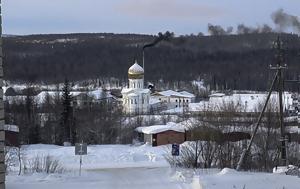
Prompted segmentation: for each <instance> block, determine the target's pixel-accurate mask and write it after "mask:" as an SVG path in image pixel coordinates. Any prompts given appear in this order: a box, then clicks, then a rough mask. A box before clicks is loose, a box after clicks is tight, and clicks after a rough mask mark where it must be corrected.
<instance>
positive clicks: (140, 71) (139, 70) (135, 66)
mask: <svg viewBox="0 0 300 189" xmlns="http://www.w3.org/2000/svg"><path fill="white" fill-rule="evenodd" d="M128 74H133V75H135V74H144V69H143V68H142V67H141V66H140V65H139V64H138V63H137V61H135V63H134V64H133V65H132V66H131V67H130V68H129V69H128Z"/></svg>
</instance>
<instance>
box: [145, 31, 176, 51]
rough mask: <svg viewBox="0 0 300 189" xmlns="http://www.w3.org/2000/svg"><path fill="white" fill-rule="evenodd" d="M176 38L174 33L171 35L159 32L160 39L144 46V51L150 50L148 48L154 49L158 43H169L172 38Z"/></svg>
mask: <svg viewBox="0 0 300 189" xmlns="http://www.w3.org/2000/svg"><path fill="white" fill-rule="evenodd" d="M173 36H174V33H171V32H169V31H167V32H166V33H164V34H163V33H161V32H159V33H158V37H156V38H155V39H154V41H153V42H152V43H148V44H146V45H144V46H143V50H144V49H145V48H148V47H153V46H155V45H156V44H157V43H159V42H160V41H169V40H170V39H171V38H172V37H173Z"/></svg>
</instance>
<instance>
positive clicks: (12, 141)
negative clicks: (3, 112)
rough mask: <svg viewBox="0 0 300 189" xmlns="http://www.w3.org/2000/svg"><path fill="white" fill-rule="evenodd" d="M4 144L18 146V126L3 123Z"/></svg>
mask: <svg viewBox="0 0 300 189" xmlns="http://www.w3.org/2000/svg"><path fill="white" fill-rule="evenodd" d="M4 131H5V146H16V147H17V146H19V127H18V126H17V125H7V124H5V125H4Z"/></svg>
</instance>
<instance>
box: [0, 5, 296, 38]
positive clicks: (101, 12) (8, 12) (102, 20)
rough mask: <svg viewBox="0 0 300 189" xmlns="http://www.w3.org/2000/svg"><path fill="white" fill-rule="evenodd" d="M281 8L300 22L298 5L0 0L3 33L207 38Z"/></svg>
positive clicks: (260, 21) (266, 19)
mask: <svg viewBox="0 0 300 189" xmlns="http://www.w3.org/2000/svg"><path fill="white" fill-rule="evenodd" d="M280 8H282V9H283V10H284V11H285V12H287V13H289V14H291V15H295V16H298V17H300V11H299V8H300V0H2V12H3V18H2V19H3V33H4V34H16V35H26V34H45V33H102V32H109V33H143V34H157V33H158V32H165V31H167V30H168V31H171V32H174V33H175V34H176V35H183V34H191V33H194V34H197V33H199V32H202V33H207V24H208V23H211V24H217V25H221V26H223V27H228V26H236V25H237V24H245V25H247V26H253V27H255V26H257V25H262V24H264V23H266V24H269V25H271V26H274V25H273V23H272V20H271V17H270V15H271V13H272V12H274V11H276V10H278V9H280Z"/></svg>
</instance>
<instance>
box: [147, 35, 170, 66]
mask: <svg viewBox="0 0 300 189" xmlns="http://www.w3.org/2000/svg"><path fill="white" fill-rule="evenodd" d="M173 36H174V33H171V32H169V31H167V32H166V33H164V34H163V33H161V32H159V33H158V36H157V37H156V38H155V39H154V41H153V42H152V43H148V44H145V45H144V46H143V69H144V71H145V60H144V51H145V49H146V48H149V47H154V46H155V45H156V44H158V43H159V42H161V41H169V40H170V39H171V38H172V37H173Z"/></svg>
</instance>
